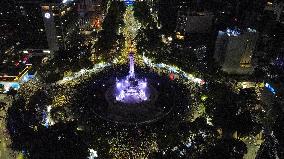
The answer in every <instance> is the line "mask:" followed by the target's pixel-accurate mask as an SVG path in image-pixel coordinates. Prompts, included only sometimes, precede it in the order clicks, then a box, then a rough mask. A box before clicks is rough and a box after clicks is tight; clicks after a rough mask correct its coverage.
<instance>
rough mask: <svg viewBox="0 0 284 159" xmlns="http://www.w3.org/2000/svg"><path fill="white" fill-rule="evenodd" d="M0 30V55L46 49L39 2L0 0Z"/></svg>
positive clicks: (34, 0)
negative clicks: (17, 50) (22, 50)
mask: <svg viewBox="0 0 284 159" xmlns="http://www.w3.org/2000/svg"><path fill="white" fill-rule="evenodd" d="M0 30H1V32H0V53H1V52H6V51H8V52H9V51H11V50H13V49H26V48H29V49H45V48H47V41H46V36H45V31H44V25H43V20H42V16H41V9H40V3H39V1H36V0H33V1H27V0H17V1H15V0H1V2H0Z"/></svg>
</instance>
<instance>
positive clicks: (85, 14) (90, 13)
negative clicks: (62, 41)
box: [77, 0, 104, 30]
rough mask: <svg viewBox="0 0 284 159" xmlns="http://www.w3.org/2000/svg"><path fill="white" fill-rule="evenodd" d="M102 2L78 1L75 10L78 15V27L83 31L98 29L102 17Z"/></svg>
mask: <svg viewBox="0 0 284 159" xmlns="http://www.w3.org/2000/svg"><path fill="white" fill-rule="evenodd" d="M103 7H104V5H103V1H102V0H79V2H78V5H77V10H78V13H79V15H80V20H79V27H80V28H81V29H83V30H88V29H91V30H93V29H99V28H100V27H101V24H102V20H103V17H104V8H103Z"/></svg>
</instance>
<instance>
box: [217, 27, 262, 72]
mask: <svg viewBox="0 0 284 159" xmlns="http://www.w3.org/2000/svg"><path fill="white" fill-rule="evenodd" d="M257 37H258V33H257V32H256V30H254V29H250V28H248V29H247V30H245V31H242V32H241V31H240V30H238V29H235V30H231V29H227V30H226V31H219V33H218V37H217V40H216V45H215V54H214V58H215V60H216V61H217V62H219V63H220V65H221V66H222V70H223V71H224V72H227V73H230V74H251V73H252V72H253V70H254V68H253V63H252V56H253V52H254V49H255V46H256V42H257Z"/></svg>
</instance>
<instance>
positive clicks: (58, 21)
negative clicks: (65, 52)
mask: <svg viewBox="0 0 284 159" xmlns="http://www.w3.org/2000/svg"><path fill="white" fill-rule="evenodd" d="M41 10H42V17H43V19H44V26H45V31H46V37H47V41H48V47H49V49H50V51H52V52H54V51H57V50H59V49H67V48H68V47H69V43H70V36H71V34H72V33H73V32H74V31H75V30H76V29H77V26H78V14H77V11H76V5H75V3H74V2H73V1H62V2H49V3H42V4H41Z"/></svg>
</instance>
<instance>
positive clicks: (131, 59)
mask: <svg viewBox="0 0 284 159" xmlns="http://www.w3.org/2000/svg"><path fill="white" fill-rule="evenodd" d="M129 76H130V77H133V78H134V76H135V75H134V55H133V53H132V52H130V54H129Z"/></svg>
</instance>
